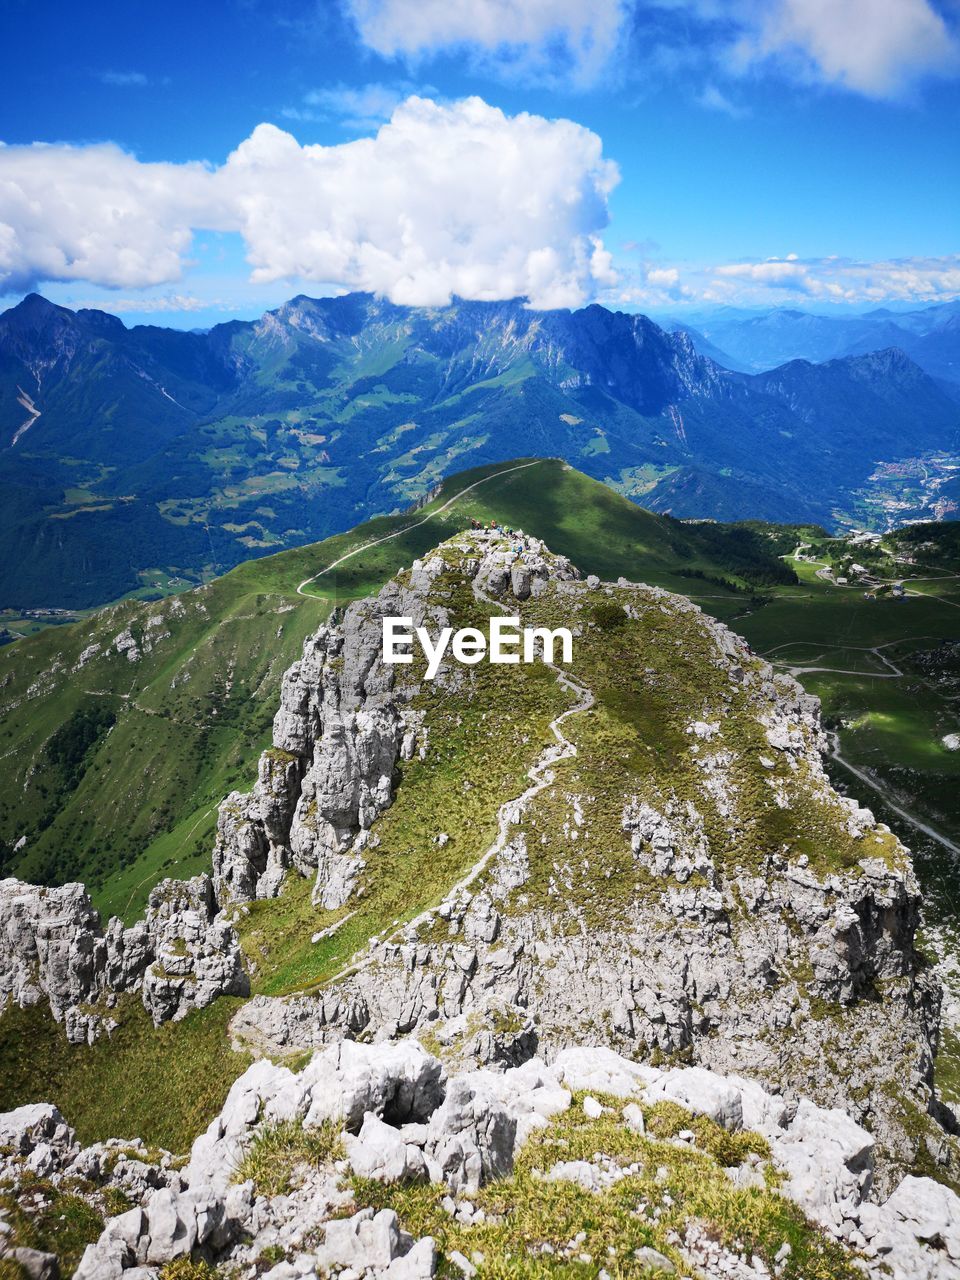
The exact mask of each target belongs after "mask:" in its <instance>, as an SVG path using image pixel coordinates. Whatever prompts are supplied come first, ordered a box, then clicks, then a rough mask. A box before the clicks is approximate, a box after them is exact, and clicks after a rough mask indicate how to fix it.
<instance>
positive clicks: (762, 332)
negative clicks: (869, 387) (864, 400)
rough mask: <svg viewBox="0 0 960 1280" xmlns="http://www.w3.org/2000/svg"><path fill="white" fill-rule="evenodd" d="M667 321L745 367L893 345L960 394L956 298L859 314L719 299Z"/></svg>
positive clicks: (731, 364)
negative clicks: (711, 308) (753, 308)
mask: <svg viewBox="0 0 960 1280" xmlns="http://www.w3.org/2000/svg"><path fill="white" fill-rule="evenodd" d="M666 328H667V329H669V330H670V331H671V332H684V333H686V334H688V336H689V337H690V338H691V340H692V341H693V344H694V346H695V347H696V349H697V350H698V351H699V352H700V353H701V355H705V356H709V357H710V358H711V359H712V360H716V361H717V362H718V363H719V364H721V365H723V366H724V367H725V368H727V369H735V370H739V371H741V372H746V373H752V372H757V371H760V370H766V369H774V368H776V367H777V365H781V364H785V363H787V362H788V361H790V360H812V361H814V362H818V363H819V362H821V361H824V360H834V359H838V358H841V357H843V356H857V355H865V354H866V353H868V352H870V351H878V350H881V349H882V348H884V347H898V348H899V349H900V350H901V351H904V352H906V354H907V355H908V356H909V357H910V359H911V360H913V361H914V362H915V363H916V364H918V365H919V366H920V368H921V369H923V371H924V372H925V373H929V374H930V376H931V377H933V378H937V379H940V380H942V381H943V382H944V383H946V384H947V389H948V390H949V391H950V392H951V393H952V394H953V395H955V396H956V397H957V399H958V400H960V302H946V303H941V304H939V305H937V306H932V307H924V308H921V309H919V310H917V311H889V310H887V309H886V308H880V309H878V310H876V311H869V312H867V314H866V315H861V316H823V315H811V314H810V313H808V312H806V311H797V310H792V309H788V308H778V309H776V310H774V311H766V312H744V311H742V310H739V309H735V308H724V307H721V308H719V309H718V310H716V311H715V312H708V313H705V314H703V315H700V316H693V317H691V318H690V319H688V320H670V321H667V322H666Z"/></svg>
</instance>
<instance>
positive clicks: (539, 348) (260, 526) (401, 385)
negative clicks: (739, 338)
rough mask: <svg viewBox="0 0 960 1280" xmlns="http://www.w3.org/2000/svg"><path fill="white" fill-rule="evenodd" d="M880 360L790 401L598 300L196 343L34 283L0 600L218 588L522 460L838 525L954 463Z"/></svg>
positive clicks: (13, 338) (378, 316)
mask: <svg viewBox="0 0 960 1280" xmlns="http://www.w3.org/2000/svg"><path fill="white" fill-rule="evenodd" d="M48 330H49V333H48ZM50 333H52V335H53V336H52V337H51V336H50ZM31 334H32V335H33V339H31V340H30V341H28V339H29V338H30V335H31ZM38 334H39V335H40V337H39V340H38V339H37V335H38ZM25 335H26V336H25ZM25 344H26V345H25ZM862 359H866V360H867V364H865V365H859V364H853V363H851V364H850V365H848V366H843V367H844V369H845V370H846V372H847V374H848V376H847V377H846V378H845V379H842V378H839V374H838V370H837V368H832V367H831V368H827V367H824V366H804V367H798V366H792V367H789V375H788V374H785V373H782V372H781V374H780V383H782V382H784V380H785V379H787V378H788V376H789V381H790V383H791V386H790V388H789V390H785V389H784V388H783V387H782V386H781V385H779V383H778V380H777V379H776V378H773V377H771V375H741V374H735V373H731V372H730V371H727V370H723V369H721V368H720V366H719V365H717V364H716V363H714V362H713V361H711V360H709V359H707V358H705V357H702V356H700V355H698V354H697V352H696V350H695V345H694V343H693V342H692V340H691V339H690V338H689V337H688V336H686V335H683V334H680V335H670V334H667V333H665V332H664V331H663V330H662V329H660V328H659V327H658V326H656V325H655V324H654V323H653V322H652V321H650V320H649V319H648V318H646V317H642V316H635V315H628V314H626V313H623V312H610V311H607V310H606V309H604V308H602V307H599V306H596V305H593V306H590V307H586V308H583V309H582V310H580V311H575V312H562V311H555V312H533V311H530V310H529V309H527V308H525V307H524V306H523V305H522V304H520V303H519V302H517V301H511V302H505V303H464V302H460V301H457V302H455V303H454V304H452V305H451V306H450V307H446V308H403V307H398V306H394V305H393V304H390V303H387V302H383V301H380V300H377V299H375V298H373V297H372V296H371V295H363V294H353V295H346V296H344V297H342V298H334V299H319V300H318V299H310V298H307V297H305V296H299V297H297V298H295V299H292V300H291V301H290V302H288V303H286V304H284V306H282V307H280V308H278V309H277V310H275V311H272V312H268V313H267V314H266V315H265V316H264V317H263V318H261V320H259V321H255V322H240V321H230V322H227V323H225V324H223V325H219V326H216V327H215V328H214V329H212V330H210V331H208V332H207V333H204V334H191V333H184V332H179V331H177V332H174V331H169V330H163V329H159V328H156V327H153V326H136V327H134V328H132V329H126V328H125V327H121V328H117V326H116V325H114V324H113V323H112V321H109V320H107V321H103V320H101V319H93V318H92V317H91V316H90V315H88V313H86V312H77V313H73V312H69V311H67V310H66V309H64V308H55V307H53V305H52V304H48V303H45V302H44V301H43V300H42V299H40V298H39V297H37V296H36V295H33V296H31V297H30V298H29V299H27V300H26V301H25V302H24V303H21V304H19V308H14V309H13V312H12V313H11V312H6V313H4V315H3V316H0V432H2V433H3V434H5V436H6V439H7V447H6V448H5V449H3V450H2V451H0V490H2V492H3V495H4V498H5V502H4V506H3V509H2V510H3V514H2V516H0V519H2V521H3V526H2V528H0V532H2V533H3V536H4V540H5V544H6V545H7V546H8V547H9V548H10V553H9V554H8V556H7V558H6V559H5V560H4V561H3V563H0V600H6V602H7V603H8V604H13V605H19V606H20V607H38V606H44V605H52V604H59V605H61V606H72V607H80V606H88V605H90V604H95V603H102V602H103V601H104V600H105V599H110V598H113V597H116V596H117V595H120V594H123V592H124V591H129V590H131V589H133V588H136V587H138V586H139V587H141V588H142V587H143V584H144V583H145V582H152V581H161V582H162V581H164V580H165V579H166V578H167V577H169V576H171V575H173V576H180V577H183V576H187V577H188V578H190V577H192V578H193V580H197V578H199V577H200V576H202V575H204V574H207V575H209V574H210V573H212V572H216V571H219V570H222V569H223V568H224V567H229V566H230V565H231V564H233V563H236V562H237V561H239V560H240V559H243V558H247V557H249V556H251V555H261V554H264V553H265V552H267V551H269V550H271V549H279V547H281V546H285V545H293V544H295V543H296V542H306V541H310V540H311V539H315V538H317V537H322V536H325V535H327V534H330V533H334V532H337V531H338V530H339V529H342V528H347V527H352V526H353V525H354V524H356V523H357V522H358V521H359V520H360V519H362V518H363V517H364V516H365V515H369V514H371V513H372V512H376V511H389V510H392V509H396V508H397V507H398V506H404V505H407V504H408V503H409V502H410V501H412V500H415V499H416V498H418V497H419V496H421V495H422V494H423V493H424V492H425V491H427V490H428V489H429V488H431V487H432V486H433V485H434V484H435V483H436V482H437V481H438V480H439V479H441V478H442V476H443V475H445V474H449V473H450V472H451V471H454V470H458V469H461V468H463V467H465V466H469V465H477V464H483V463H487V462H493V461H499V460H506V459H507V458H509V457H515V456H517V455H518V454H526V455H527V456H533V455H538V454H539V455H545V456H562V457H564V458H565V459H567V460H568V461H570V462H572V463H574V464H575V465H577V466H579V467H580V468H581V469H585V470H587V471H588V472H589V473H590V474H592V475H594V476H595V477H596V478H597V479H601V480H604V481H605V482H608V483H611V484H613V485H614V486H615V487H618V488H619V489H620V490H621V491H622V492H624V493H626V494H627V496H629V497H631V498H632V499H633V500H636V501H640V502H643V501H644V499H645V496H646V495H647V494H648V493H654V495H655V497H654V499H653V500H657V497H658V495H657V487H658V486H659V485H662V484H668V485H670V487H671V489H672V491H674V492H675V493H677V494H680V495H681V497H680V498H678V499H677V500H676V501H677V502H678V503H682V493H683V492H684V486H683V485H682V484H678V483H677V482H676V481H674V482H672V483H671V477H672V476H675V475H677V476H680V477H682V476H683V475H684V473H686V472H689V471H690V470H691V469H692V470H693V471H695V472H696V471H701V472H704V473H706V474H709V475H711V476H713V477H714V478H715V480H714V483H713V485H712V487H710V492H711V493H712V495H713V497H712V498H711V502H712V508H713V509H711V510H706V511H704V510H703V509H702V508H701V506H699V505H696V506H695V507H694V508H693V509H690V510H686V509H684V507H683V506H682V505H676V506H675V514H679V515H683V514H692V515H697V516H701V515H704V514H707V515H711V516H713V517H717V516H720V517H729V516H730V515H732V514H735V515H739V514H750V515H756V514H758V513H757V512H756V511H747V512H744V511H743V496H744V495H749V494H750V493H752V492H754V490H755V489H756V488H757V487H758V486H762V487H766V488H767V489H768V490H769V492H770V493H771V494H772V495H775V501H776V504H777V505H778V507H779V514H780V516H781V518H783V519H786V520H813V521H817V522H820V523H826V524H831V525H832V524H834V523H835V522H836V520H837V519H838V518H840V517H841V516H842V515H843V513H844V511H848V510H851V509H852V508H851V505H850V504H851V503H852V502H855V501H859V499H858V498H856V495H857V494H858V493H859V490H860V487H861V486H863V485H865V484H868V483H869V482H870V476H871V473H872V470H873V467H874V465H875V464H876V463H878V462H885V461H886V462H889V461H891V460H895V459H896V458H897V457H902V456H903V455H904V453H905V452H908V453H909V456H911V457H915V456H917V455H921V454H924V453H926V452H929V451H930V450H937V449H939V450H942V451H944V450H945V451H947V452H949V451H950V450H951V449H953V448H955V447H956V444H957V436H958V429H960V407H958V406H957V405H956V404H955V403H954V402H953V401H952V400H950V398H949V397H947V396H946V395H945V394H944V393H943V392H942V391H941V390H940V389H939V387H938V386H937V385H936V383H935V382H933V381H932V380H931V379H929V378H927V377H926V376H925V375H923V374H920V373H918V372H917V371H916V369H915V368H914V366H912V365H910V364H909V363H907V362H906V361H905V360H903V359H900V358H896V357H893V356H889V357H887V358H886V359H885V360H884V361H880V360H877V359H876V358H873V357H863V358H862ZM858 371H866V376H861V377H858ZM38 377H39V382H38ZM841 383H842V387H841V390H842V396H839V397H838V391H837V388H838V386H839V385H840V384H841ZM24 395H26V396H28V397H30V403H31V404H32V405H33V408H32V409H26V408H25V406H24V403H23V402H22V396H24ZM34 414H35V416H34ZM28 418H29V425H27V423H26V421H25V420H27V419H28ZM25 426H26V429H25V430H23V431H22V434H20V435H19V437H18V438H17V443H16V445H12V444H11V443H10V442H12V441H13V439H14V438H15V437H17V433H18V432H21V429H22V428H24V427H25ZM852 439H856V441H857V443H858V448H857V449H852V448H850V447H848V446H849V442H850V440H852ZM738 483H742V486H743V494H741V495H738V494H737V493H736V492H735V487H736V485H737V484H738ZM660 492H661V493H663V492H664V491H663V490H661V491H660ZM760 514H767V513H766V512H764V513H760ZM118 529H122V531H123V532H122V536H121V537H119V538H118V537H116V536H114V534H115V531H117V530H118ZM51 597H52V598H51Z"/></svg>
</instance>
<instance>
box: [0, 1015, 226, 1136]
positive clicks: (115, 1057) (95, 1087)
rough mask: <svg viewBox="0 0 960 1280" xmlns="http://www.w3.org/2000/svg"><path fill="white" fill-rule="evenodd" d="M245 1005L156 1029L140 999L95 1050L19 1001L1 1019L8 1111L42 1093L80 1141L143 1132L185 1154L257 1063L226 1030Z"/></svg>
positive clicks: (2, 1106) (1, 1079) (2, 1100)
mask: <svg viewBox="0 0 960 1280" xmlns="http://www.w3.org/2000/svg"><path fill="white" fill-rule="evenodd" d="M239 1003H240V1001H239V1000H235V999H229V998H224V999H222V1000H218V1001H216V1003H215V1004H212V1005H211V1006H210V1007H209V1008H208V1009H203V1010H201V1011H200V1012H194V1013H191V1014H190V1015H189V1016H188V1017H187V1018H185V1019H184V1020H183V1021H182V1022H168V1023H165V1024H164V1025H163V1026H162V1027H159V1028H157V1029H154V1027H153V1026H152V1025H151V1023H150V1020H149V1018H148V1017H147V1015H146V1013H145V1012H144V1010H143V1007H142V1006H141V1005H140V1003H139V1001H137V1000H136V999H131V1000H128V1001H126V1002H124V1004H123V1005H122V1006H121V1007H120V1008H119V1009H118V1010H117V1015H116V1016H117V1017H118V1019H119V1021H120V1026H119V1027H118V1028H117V1030H115V1031H114V1032H113V1034H112V1035H111V1036H110V1037H109V1038H107V1037H103V1038H102V1039H100V1040H98V1041H97V1043H96V1044H95V1045H94V1046H93V1047H92V1048H88V1047H87V1046H85V1045H84V1046H82V1047H79V1046H75V1045H68V1044H66V1042H65V1041H64V1038H63V1031H62V1030H61V1028H60V1027H58V1026H57V1024H56V1023H55V1022H54V1021H53V1018H52V1017H51V1016H50V1013H49V1011H48V1010H47V1009H46V1007H45V1006H35V1007H34V1008H32V1009H18V1008H16V1007H12V1008H10V1009H8V1010H7V1011H6V1012H5V1013H4V1015H3V1019H2V1024H0V1025H2V1034H0V1111H6V1110H7V1109H9V1108H12V1107H16V1106H19V1105H20V1104H21V1103H23V1102H26V1101H37V1100H40V1099H43V1100H44V1101H47V1102H54V1103H56V1105H57V1106H58V1107H59V1108H60V1110H61V1111H62V1112H63V1114H64V1115H65V1116H66V1118H67V1120H68V1121H69V1122H70V1124H71V1125H73V1127H74V1128H75V1129H76V1131H77V1136H78V1137H79V1139H80V1141H81V1142H84V1143H89V1142H97V1141H100V1140H102V1139H105V1138H108V1137H115V1138H143V1140H144V1141H145V1142H146V1143H147V1144H148V1145H150V1146H161V1147H165V1148H167V1149H168V1150H172V1151H174V1152H185V1151H187V1150H189V1147H190V1143H191V1142H192V1140H193V1138H194V1137H195V1136H196V1135H197V1134H198V1133H200V1132H201V1131H202V1130H203V1129H204V1128H205V1127H206V1125H207V1124H208V1123H209V1122H210V1120H211V1119H212V1118H213V1117H214V1116H215V1115H216V1113H217V1112H218V1111H219V1110H220V1108H221V1107H222V1106H223V1102H224V1099H225V1098H226V1096H227V1090H228V1089H229V1087H230V1084H231V1083H232V1081H233V1080H235V1079H236V1077H237V1076H238V1075H240V1073H241V1072H242V1071H243V1070H244V1068H245V1067H246V1066H247V1064H248V1062H249V1059H248V1058H246V1057H245V1056H244V1055H243V1054H239V1053H234V1052H233V1051H232V1050H231V1049H230V1046H229V1041H228V1039H227V1034H226V1028H227V1023H228V1022H229V1020H230V1018H231V1016H232V1015H233V1014H234V1013H235V1011H236V1009H237V1006H238V1004H239Z"/></svg>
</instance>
